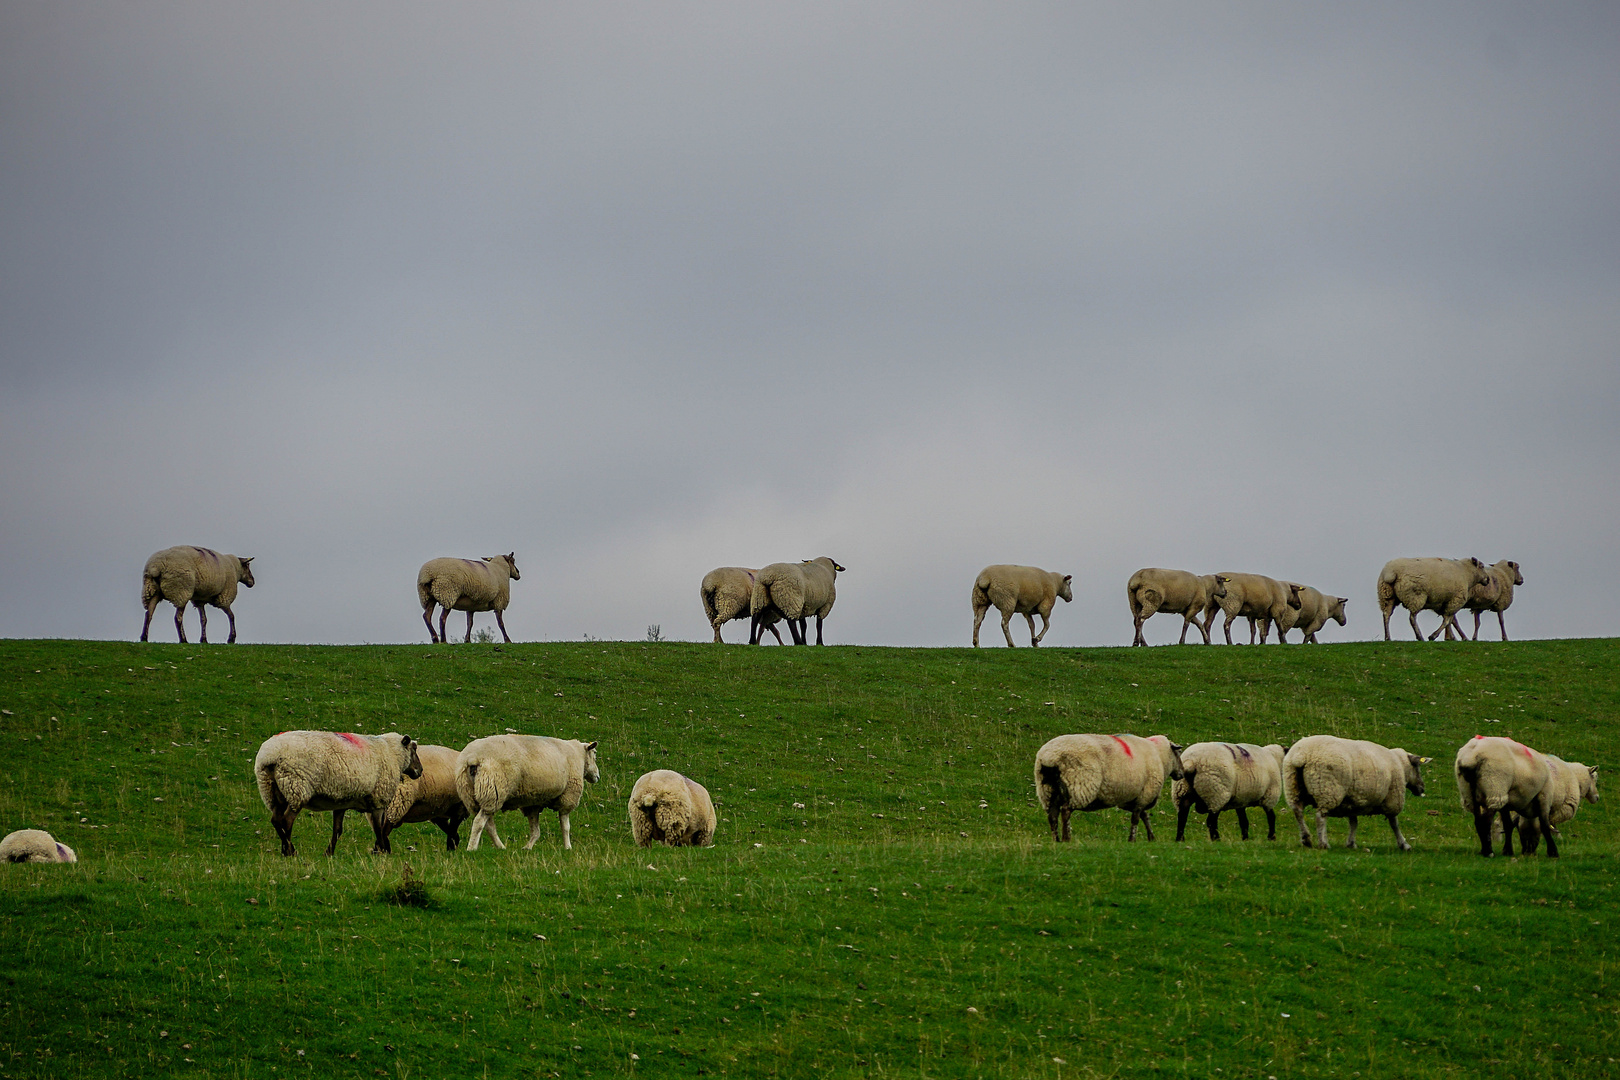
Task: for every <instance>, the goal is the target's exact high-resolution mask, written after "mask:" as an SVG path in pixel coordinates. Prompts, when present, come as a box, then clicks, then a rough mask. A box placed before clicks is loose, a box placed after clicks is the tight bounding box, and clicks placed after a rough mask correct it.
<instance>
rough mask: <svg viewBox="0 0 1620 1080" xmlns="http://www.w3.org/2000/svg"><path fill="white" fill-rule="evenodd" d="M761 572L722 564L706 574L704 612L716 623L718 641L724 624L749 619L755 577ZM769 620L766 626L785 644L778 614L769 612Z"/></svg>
mask: <svg viewBox="0 0 1620 1080" xmlns="http://www.w3.org/2000/svg"><path fill="white" fill-rule="evenodd" d="M758 575H759V571H758V570H750V569H749V568H748V567H746V566H722V567H719V568H718V569H715V570H710V571H709V572H708V573H707V574H704V575H703V589H702V595H703V614H704V615H706V616H708V619H709V625H710V626H712V627H714V643H715V644H716V645H719V644H722V642H721V640H720V627H721V624H723V623H728V622H730V621H731V620H732V619H746V618H748V617H749V615H750V614H751V612H750V611H749V607H750V605H751V604H752V603H753V601H754V578H755V577H757V576H758ZM766 620H767V621H765V622H764V623H763V624H762V625H763V628H764V629H766V630H769V631H770V632H771V633H772V634H775V635H776V643H777V644H778V645H780V644H782V633H781V631H779V630H777V628H776V621H777V620H776V615H775V614H774V613H768V614H767V616H766Z"/></svg>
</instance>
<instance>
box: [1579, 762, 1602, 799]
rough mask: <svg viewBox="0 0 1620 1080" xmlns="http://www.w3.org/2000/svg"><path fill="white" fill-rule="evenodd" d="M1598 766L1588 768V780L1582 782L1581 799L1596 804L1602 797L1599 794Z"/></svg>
mask: <svg viewBox="0 0 1620 1080" xmlns="http://www.w3.org/2000/svg"><path fill="white" fill-rule="evenodd" d="M1597 771H1598V767H1597V766H1596V765H1588V766H1587V767H1586V778H1585V779H1584V780H1583V781H1582V782H1581V798H1583V799H1585V800H1586V801H1587V802H1591V803H1595V802H1597V801H1598V799H1599V798H1601V796H1600V795H1599V794H1598V786H1597Z"/></svg>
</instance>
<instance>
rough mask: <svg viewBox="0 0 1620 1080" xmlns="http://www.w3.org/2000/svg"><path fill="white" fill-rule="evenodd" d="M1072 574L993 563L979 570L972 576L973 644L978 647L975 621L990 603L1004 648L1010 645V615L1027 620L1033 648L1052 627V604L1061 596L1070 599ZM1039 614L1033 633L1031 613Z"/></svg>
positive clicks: (1011, 644) (981, 616) (978, 622)
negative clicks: (997, 615) (1038, 628)
mask: <svg viewBox="0 0 1620 1080" xmlns="http://www.w3.org/2000/svg"><path fill="white" fill-rule="evenodd" d="M1073 581H1074V575H1073V574H1058V573H1054V572H1053V571H1050V570H1042V569H1040V568H1038V567H1034V566H1014V565H1010V564H997V565H995V566H987V567H985V568H984V569H983V570H980V571H979V576H978V577H976V578H974V579H973V647H974V648H975V649H977V648H978V647H979V624H980V623H982V622H984V613H985V612H986V611H989V610H990V605H991V604H994V605H995V607H996V610H997V611H999V612H1001V634H1002V636H1003V637H1005V638H1006V639H1007V647H1008V648H1009V649H1010V648H1012V647H1013V639H1012V631H1010V630H1008V629H1007V624H1008V623H1009V622H1011V621H1012V617H1013V616H1014V615H1022V616H1023V617H1024V621H1025V622H1027V623H1029V646H1030V648H1032V649H1033V648H1035V647H1036V646H1037V645H1039V644H1040V643H1041V639H1042V638H1044V637H1045V636H1046V632H1047V631H1048V630H1049V629H1051V627H1052V607H1053V606H1054V605H1055V604H1056V603H1057V601H1058V598H1059V597H1061V598H1062V599H1063V602H1064V603H1065V604H1067V603H1068V602H1069V601H1071V600H1073V599H1074V593H1073V591H1071V589H1070V587H1069V586H1070V585H1071V584H1072V583H1073ZM1037 615H1039V616H1040V617H1041V632H1040V633H1039V634H1037V633H1036V632H1035V616H1037Z"/></svg>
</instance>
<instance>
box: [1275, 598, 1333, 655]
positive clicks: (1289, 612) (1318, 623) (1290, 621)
mask: <svg viewBox="0 0 1620 1080" xmlns="http://www.w3.org/2000/svg"><path fill="white" fill-rule="evenodd" d="M1349 602H1350V598H1349V597H1348V596H1324V595H1323V594H1322V593H1321V591H1320V590H1317V589H1313V588H1311V587H1310V586H1309V585H1301V586H1299V608H1298V609H1297V610H1296V609H1294V608H1288V609H1286V610H1285V611H1284V613H1283V617H1282V618H1280V619H1278V620H1277V641H1278V642H1279V643H1286V642H1287V640H1288V637H1287V635H1288V631H1290V630H1292V629H1293V628H1294V627H1296V626H1297V627H1299V631H1300V633H1301V634H1302V635H1303V637H1304V642H1305V644H1307V645H1315V644H1317V640H1316V632H1317V631H1318V630H1320V629H1322V627H1324V626H1326V625H1327V621H1328V620H1329V619H1332V620H1333V621H1334V622H1336V623H1338V624H1339V625H1340V626H1343V625H1344V623H1345V618H1344V605H1345V604H1347V603H1349Z"/></svg>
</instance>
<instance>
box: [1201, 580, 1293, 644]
mask: <svg viewBox="0 0 1620 1080" xmlns="http://www.w3.org/2000/svg"><path fill="white" fill-rule="evenodd" d="M1221 577H1223V578H1225V579H1226V588H1225V590H1224V591H1223V592H1222V594H1221V595H1220V596H1211V597H1210V598H1209V603H1208V605H1207V606H1206V607H1205V609H1204V625H1205V626H1206V627H1208V626H1210V625H1211V624H1212V623H1213V622H1214V621H1215V612H1216V611H1224V612H1226V622H1225V623H1224V624H1223V625H1222V629H1223V630H1224V631H1225V632H1226V643H1227V644H1228V645H1230V644H1232V621H1233V620H1234V619H1237V618H1245V619H1248V620H1249V644H1250V645H1253V644H1254V630H1255V626H1256V624H1258V625H1259V627H1260V644H1262V645H1264V644H1265V643H1266V635H1268V634H1269V633H1270V632H1271V624H1272V623H1273V622H1276V621H1278V620H1280V619H1282V618H1284V613H1285V612H1287V611H1289V610H1290V609H1293V610H1295V611H1297V610H1299V590H1300V586H1298V585H1295V584H1293V583H1292V582H1287V583H1285V582H1281V581H1278V580H1277V579H1276V578H1269V577H1266V575H1264V574H1222V575H1221Z"/></svg>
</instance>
